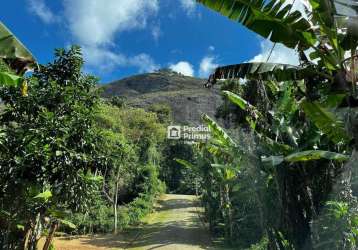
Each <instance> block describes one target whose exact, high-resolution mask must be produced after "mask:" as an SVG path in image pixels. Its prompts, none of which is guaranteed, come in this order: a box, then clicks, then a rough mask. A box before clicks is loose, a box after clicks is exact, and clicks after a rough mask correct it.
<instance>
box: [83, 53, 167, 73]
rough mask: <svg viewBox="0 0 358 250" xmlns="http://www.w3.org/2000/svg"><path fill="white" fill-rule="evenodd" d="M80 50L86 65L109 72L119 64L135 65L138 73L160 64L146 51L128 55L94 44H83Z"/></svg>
mask: <svg viewBox="0 0 358 250" xmlns="http://www.w3.org/2000/svg"><path fill="white" fill-rule="evenodd" d="M82 50H83V56H84V58H85V61H86V65H87V66H88V67H89V68H90V69H94V70H99V71H102V72H111V71H113V70H114V69H115V68H116V67H119V66H126V67H136V68H138V71H139V72H140V73H144V72H153V71H155V70H157V69H159V68H160V65H158V64H156V63H155V61H154V59H153V58H152V57H151V56H150V55H148V54H146V53H141V54H138V55H135V56H132V57H128V56H125V55H123V54H122V53H115V52H112V51H111V50H109V49H105V48H99V47H96V46H94V47H90V46H84V47H82Z"/></svg>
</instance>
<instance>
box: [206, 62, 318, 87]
mask: <svg viewBox="0 0 358 250" xmlns="http://www.w3.org/2000/svg"><path fill="white" fill-rule="evenodd" d="M309 74H311V75H314V74H316V73H315V72H314V71H313V70H311V69H309V68H301V67H298V66H293V65H289V64H279V63H259V62H253V63H240V64H235V65H228V66H223V67H218V68H216V70H215V72H214V73H213V74H212V75H211V76H210V78H209V83H210V84H215V83H216V80H219V79H222V80H229V79H240V78H241V79H244V78H247V79H253V80H255V79H257V80H258V79H259V80H275V81H279V82H281V81H289V80H300V79H304V78H305V77H307V76H308V75H309Z"/></svg>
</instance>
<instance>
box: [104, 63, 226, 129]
mask: <svg viewBox="0 0 358 250" xmlns="http://www.w3.org/2000/svg"><path fill="white" fill-rule="evenodd" d="M205 82H206V79H199V78H195V77H189V76H184V75H182V74H179V73H176V72H173V71H171V70H167V69H166V70H160V71H158V72H154V73H148V74H141V75H135V76H131V77H127V78H124V79H121V80H118V81H114V82H112V83H109V84H106V85H104V86H103V89H104V92H103V96H104V97H106V98H110V97H113V96H120V97H125V98H126V99H127V104H128V105H130V106H133V107H141V108H145V109H146V108H148V107H149V106H150V105H152V104H155V103H158V104H163V103H164V104H167V105H169V106H170V107H171V109H172V111H173V118H174V120H175V122H176V123H177V124H189V125H199V124H202V121H201V114H202V113H206V114H208V115H209V116H211V117H214V116H215V111H216V108H217V107H218V106H219V105H220V104H221V97H220V94H219V91H218V89H216V88H215V89H214V88H212V89H208V88H205V87H204V84H205Z"/></svg>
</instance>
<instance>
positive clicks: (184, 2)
mask: <svg viewBox="0 0 358 250" xmlns="http://www.w3.org/2000/svg"><path fill="white" fill-rule="evenodd" d="M180 4H181V6H182V8H183V9H184V11H185V12H186V13H187V14H188V15H192V14H193V13H194V11H195V9H196V3H195V0H180Z"/></svg>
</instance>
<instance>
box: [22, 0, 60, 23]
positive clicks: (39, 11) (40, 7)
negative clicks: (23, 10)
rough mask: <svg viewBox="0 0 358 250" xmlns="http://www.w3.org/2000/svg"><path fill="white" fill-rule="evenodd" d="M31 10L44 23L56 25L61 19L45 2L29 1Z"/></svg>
mask: <svg viewBox="0 0 358 250" xmlns="http://www.w3.org/2000/svg"><path fill="white" fill-rule="evenodd" d="M27 3H28V7H29V10H30V11H31V12H32V13H33V14H35V15H36V16H38V17H39V18H40V19H41V21H43V22H44V23H47V24H49V23H54V22H57V21H58V20H59V18H58V17H57V16H56V15H55V14H54V13H53V12H52V11H51V10H50V8H49V7H48V6H47V5H46V3H45V1H44V0H27Z"/></svg>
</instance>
